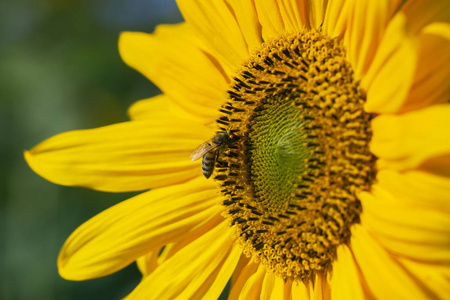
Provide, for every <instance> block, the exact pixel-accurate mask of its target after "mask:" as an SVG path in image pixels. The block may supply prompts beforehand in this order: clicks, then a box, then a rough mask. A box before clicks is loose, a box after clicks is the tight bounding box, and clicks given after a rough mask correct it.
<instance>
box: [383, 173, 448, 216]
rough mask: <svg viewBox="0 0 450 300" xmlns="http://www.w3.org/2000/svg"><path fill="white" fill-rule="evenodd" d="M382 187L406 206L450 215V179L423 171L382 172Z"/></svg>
mask: <svg viewBox="0 0 450 300" xmlns="http://www.w3.org/2000/svg"><path fill="white" fill-rule="evenodd" d="M377 180H378V183H379V185H380V186H382V187H383V188H384V189H385V190H386V191H388V192H389V193H390V194H392V196H393V197H394V198H396V199H401V201H403V202H404V203H405V204H406V205H410V206H412V207H419V208H420V209H422V208H423V209H434V210H436V211H442V212H449V213H450V202H449V199H450V178H448V177H442V176H436V175H433V174H430V173H429V172H423V171H417V170H413V171H406V172H398V171H395V170H381V171H379V172H378V174H377Z"/></svg>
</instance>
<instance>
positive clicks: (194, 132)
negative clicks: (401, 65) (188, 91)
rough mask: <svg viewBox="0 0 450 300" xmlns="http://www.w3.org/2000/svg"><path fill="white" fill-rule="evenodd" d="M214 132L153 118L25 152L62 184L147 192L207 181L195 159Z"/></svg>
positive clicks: (79, 133)
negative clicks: (193, 155)
mask: <svg viewBox="0 0 450 300" xmlns="http://www.w3.org/2000/svg"><path fill="white" fill-rule="evenodd" d="M212 135H213V132H212V131H211V130H210V129H209V128H207V127H205V126H203V125H199V124H197V123H193V122H189V121H185V120H181V119H175V118H171V119H166V118H160V119H152V120H149V121H132V122H125V123H119V124H114V125H110V126H105V127H100V128H95V129H89V130H76V131H70V132H65V133H61V134H58V135H56V136H54V137H51V138H49V139H48V140H45V141H44V142H42V143H40V144H39V145H37V146H35V147H34V148H33V149H31V150H30V151H27V152H25V158H26V160H27V162H28V164H29V165H30V167H31V168H32V169H33V170H34V171H35V172H36V173H38V174H39V175H40V176H42V177H44V178H45V179H47V180H49V181H51V182H53V183H57V184H62V185H69V186H83V187H88V188H91V189H95V190H101V191H109V192H125V191H137V190H146V189H150V188H156V187H161V186H166V185H172V184H176V183H180V182H185V181H187V180H189V179H192V178H195V177H197V176H201V168H200V166H199V164H200V162H197V163H192V162H191V160H190V159H189V154H190V152H191V151H192V149H194V148H195V147H196V146H198V145H199V144H201V143H202V142H204V141H205V140H207V139H208V138H210V137H211V136H212Z"/></svg>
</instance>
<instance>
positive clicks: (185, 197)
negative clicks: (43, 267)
mask: <svg viewBox="0 0 450 300" xmlns="http://www.w3.org/2000/svg"><path fill="white" fill-rule="evenodd" d="M216 197H217V191H216V188H215V186H214V185H213V184H210V183H209V182H207V181H206V180H197V181H195V182H194V181H192V182H188V183H185V184H181V185H176V186H170V187H167V188H160V189H155V190H152V191H150V192H146V193H143V194H141V195H138V196H136V197H133V198H131V199H129V200H126V201H123V202H122V203H119V204H117V205H115V206H113V207H111V208H109V209H107V210H105V211H103V212H101V213H100V214H98V215H97V216H95V217H93V218H92V219H90V220H89V221H87V222H86V223H84V224H83V225H81V226H80V227H78V228H77V230H75V231H74V232H73V233H72V235H71V236H70V237H69V238H68V239H67V241H66V242H65V244H64V246H63V247H62V249H61V252H60V254H59V257H58V269H59V272H60V275H61V276H62V277H64V278H66V279H69V280H86V279H91V278H97V277H101V276H105V275H108V274H111V273H114V272H116V271H117V270H120V269H121V268H123V267H125V266H127V265H128V264H130V263H131V262H133V261H135V260H136V259H137V258H138V257H141V256H143V255H145V254H147V253H148V252H149V251H156V250H158V249H160V248H161V247H162V246H164V245H166V244H168V243H170V242H174V241H177V240H180V239H182V238H183V237H184V236H185V235H186V234H187V233H188V232H189V231H190V230H192V229H193V228H194V227H195V226H197V225H198V224H201V223H203V222H205V220H211V221H213V220H214V217H215V216H217V215H219V214H220V210H221V208H220V206H218V205H216V201H217V199H216Z"/></svg>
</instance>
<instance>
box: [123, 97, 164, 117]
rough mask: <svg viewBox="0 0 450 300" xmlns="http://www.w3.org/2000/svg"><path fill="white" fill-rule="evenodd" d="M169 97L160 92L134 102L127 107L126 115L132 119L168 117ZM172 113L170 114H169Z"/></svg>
mask: <svg viewBox="0 0 450 300" xmlns="http://www.w3.org/2000/svg"><path fill="white" fill-rule="evenodd" d="M169 105H170V99H169V97H168V96H167V95H164V94H161V95H158V96H155V97H152V98H148V99H143V100H139V101H137V102H134V103H133V104H132V105H131V106H130V107H129V108H128V116H129V117H130V119H132V120H151V119H155V118H169V116H168V114H169V113H171V111H170V107H169ZM170 115H172V114H170Z"/></svg>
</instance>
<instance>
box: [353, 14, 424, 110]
mask: <svg viewBox="0 0 450 300" xmlns="http://www.w3.org/2000/svg"><path fill="white" fill-rule="evenodd" d="M418 53H419V46H418V40H417V37H416V36H415V35H414V34H413V33H412V32H411V30H410V28H409V24H408V22H407V18H406V16H405V15H404V14H400V13H399V14H397V15H396V16H395V17H394V18H393V19H392V21H391V22H390V23H389V25H388V26H387V28H386V32H385V33H384V35H383V38H382V39H381V42H380V45H379V46H378V50H377V52H376V54H375V57H374V59H373V61H372V63H371V65H370V67H369V69H368V71H367V74H366V75H365V77H364V78H363V79H362V81H361V87H362V88H363V89H364V90H366V91H367V101H366V103H365V105H364V109H365V110H366V111H368V112H372V113H392V112H396V111H397V110H398V109H399V108H400V107H401V105H402V104H403V102H404V101H405V99H406V96H407V94H408V92H409V90H410V88H411V85H412V83H413V79H414V73H415V72H416V67H417V59H418V55H419V54H418Z"/></svg>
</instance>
